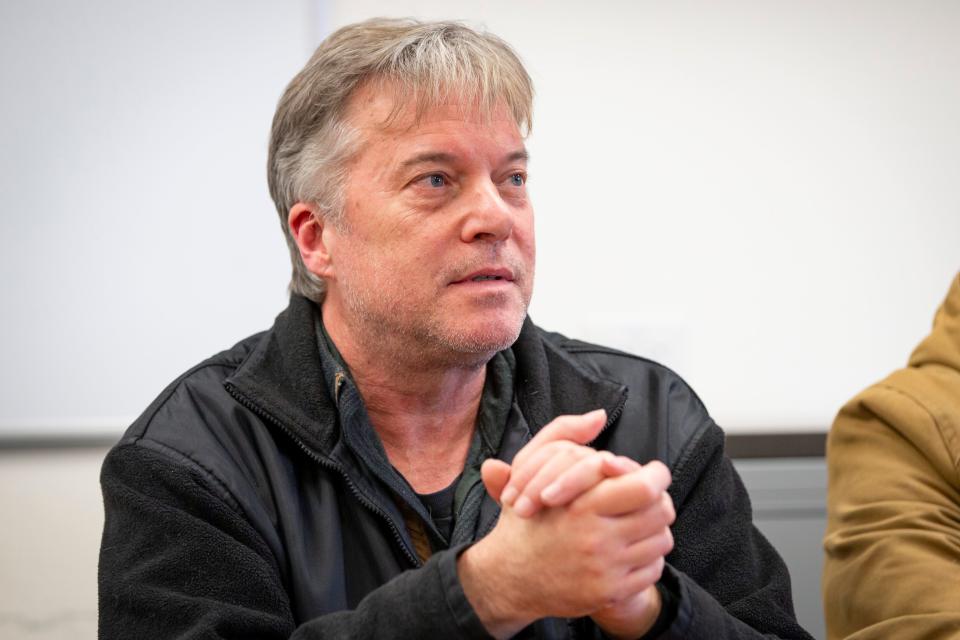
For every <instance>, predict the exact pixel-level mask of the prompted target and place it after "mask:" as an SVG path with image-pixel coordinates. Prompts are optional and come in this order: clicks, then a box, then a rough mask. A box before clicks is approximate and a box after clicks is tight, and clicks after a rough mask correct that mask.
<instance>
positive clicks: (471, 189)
mask: <svg viewBox="0 0 960 640" xmlns="http://www.w3.org/2000/svg"><path fill="white" fill-rule="evenodd" d="M395 100H396V98H395V95H394V94H393V93H392V92H388V91H385V90H382V89H381V90H375V89H372V88H361V89H360V90H358V92H357V94H356V95H355V96H354V97H353V98H352V99H351V102H350V105H349V107H348V110H347V117H346V120H347V122H348V124H350V125H351V126H352V127H354V128H355V129H357V130H358V131H359V132H360V135H361V140H362V142H361V147H360V151H359V152H358V153H357V155H356V156H355V157H354V158H353V159H352V160H351V162H350V163H349V164H348V167H347V180H346V185H345V199H344V216H343V223H342V224H341V225H340V227H339V228H328V229H327V230H325V232H324V237H325V238H327V239H328V242H327V247H328V250H329V252H330V256H331V261H332V267H333V268H332V274H331V275H332V277H328V279H327V282H328V289H327V298H326V300H325V302H324V314H325V317H327V314H328V312H334V313H335V314H336V315H339V316H340V319H341V320H343V321H345V323H346V326H347V327H349V329H348V330H349V331H350V332H352V333H354V338H355V339H357V340H360V341H364V342H367V343H370V341H371V340H372V341H373V342H374V343H376V342H378V341H386V340H394V341H396V340H398V339H399V340H400V341H401V343H402V344H403V345H404V348H406V347H409V349H410V350H416V351H418V352H419V354H420V355H421V356H423V357H426V358H428V359H435V358H437V357H439V358H441V359H447V360H449V361H450V362H451V363H455V362H459V363H479V362H484V361H485V360H486V358H489V356H490V355H492V353H493V352H496V351H498V350H501V349H504V348H506V347H507V346H509V345H510V344H512V343H513V341H514V340H516V338H517V335H518V334H519V332H520V326H521V325H522V323H523V319H524V317H525V315H526V310H527V305H528V304H529V303H530V296H531V294H532V291H533V274H534V261H535V247H534V232H533V209H532V207H531V205H530V201H529V199H528V197H527V190H526V186H525V183H526V176H527V173H526V152H525V149H524V144H523V139H522V138H521V136H520V132H519V130H518V128H517V125H516V123H515V122H514V120H513V119H512V117H511V116H510V113H509V111H508V110H507V109H506V107H502V108H499V109H497V110H496V111H494V114H493V116H492V117H490V118H484V117H483V116H480V115H478V114H477V113H476V112H475V110H473V111H472V110H470V109H468V108H464V105H460V104H450V105H444V106H442V107H439V108H436V109H432V110H428V111H427V112H426V113H424V114H422V116H421V117H420V118H419V119H418V120H415V118H414V113H413V105H412V104H407V105H403V109H402V110H401V111H400V112H399V116H398V117H396V118H395V119H393V120H392V121H391V122H390V124H389V125H385V122H387V120H388V117H389V115H390V114H391V112H392V111H393V109H394V107H395ZM358 331H360V332H363V335H358V334H357V333H356V332H358ZM384 346H386V345H384Z"/></svg>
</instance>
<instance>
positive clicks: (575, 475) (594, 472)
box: [540, 451, 639, 507]
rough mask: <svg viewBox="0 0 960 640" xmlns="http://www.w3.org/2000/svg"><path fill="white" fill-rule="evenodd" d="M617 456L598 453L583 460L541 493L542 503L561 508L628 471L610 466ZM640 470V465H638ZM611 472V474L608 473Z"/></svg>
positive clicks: (608, 453)
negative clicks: (598, 484)
mask: <svg viewBox="0 0 960 640" xmlns="http://www.w3.org/2000/svg"><path fill="white" fill-rule="evenodd" d="M614 459H615V456H614V455H613V454H612V453H610V452H609V451H598V452H597V453H596V454H594V455H592V456H588V457H586V458H583V459H582V460H580V461H579V462H577V463H576V464H575V465H573V466H572V467H570V468H569V469H567V470H566V471H564V472H563V473H561V474H560V475H559V476H558V477H557V478H556V479H555V480H554V481H553V482H551V483H550V484H549V485H548V486H547V487H545V488H544V489H543V491H541V492H540V501H541V502H542V503H543V504H544V505H546V506H548V507H561V506H563V505H565V504H569V503H570V502H572V501H573V500H574V499H575V498H577V497H578V496H580V495H581V494H583V493H585V492H586V491H588V490H589V489H591V488H593V486H594V485H596V484H597V483H598V482H600V481H601V480H603V479H604V478H607V477H610V476H614V475H621V474H622V473H626V472H627V471H625V470H621V468H620V467H618V466H615V465H612V464H610V461H611V460H614ZM637 466H638V468H639V465H637ZM607 471H610V472H611V473H609V474H608V473H607Z"/></svg>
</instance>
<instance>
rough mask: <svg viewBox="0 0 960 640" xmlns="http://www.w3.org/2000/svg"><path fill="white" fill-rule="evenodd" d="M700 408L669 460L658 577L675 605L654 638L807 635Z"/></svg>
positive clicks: (719, 437)
mask: <svg viewBox="0 0 960 640" xmlns="http://www.w3.org/2000/svg"><path fill="white" fill-rule="evenodd" d="M698 413H699V412H698ZM701 415H702V419H703V420H705V423H704V424H703V426H702V427H701V428H699V429H698V430H697V431H695V432H694V434H693V436H692V438H691V439H690V441H689V442H688V443H687V445H686V447H685V448H684V450H683V451H682V453H681V454H680V457H679V460H678V462H677V464H676V465H675V467H674V482H673V485H672V487H671V490H670V492H671V495H672V497H673V499H674V504H675V505H676V509H677V519H676V522H675V523H674V526H673V533H674V539H675V545H674V550H673V551H672V552H671V553H670V554H669V555H668V556H667V567H666V568H665V570H664V577H663V580H664V582H665V583H666V585H667V586H668V588H670V589H671V590H673V592H674V593H676V594H678V595H679V606H678V611H677V616H676V618H675V620H674V622H673V624H672V625H671V627H670V628H669V630H668V631H667V632H666V633H665V634H664V635H662V636H661V638H662V639H664V640H666V639H670V640H672V639H674V638H676V639H679V638H710V639H711V640H713V639H723V638H810V635H809V634H808V633H807V632H806V631H804V630H803V629H802V628H801V627H800V626H799V624H797V621H796V617H795V615H794V612H793V600H792V596H791V592H790V576H789V574H788V572H787V568H786V565H784V563H783V560H782V559H781V558H780V556H779V555H778V554H777V552H776V550H774V548H773V547H772V546H771V545H770V543H769V542H768V541H767V540H766V539H765V538H764V537H763V535H762V534H761V533H760V532H759V531H758V530H757V529H756V527H754V526H753V517H752V511H751V508H750V500H749V497H748V496H747V492H746V489H745V488H744V486H743V483H742V482H741V480H740V477H739V476H738V475H737V472H736V470H735V469H734V468H733V465H732V464H731V463H730V460H729V459H728V458H727V457H726V456H725V455H724V453H723V432H722V431H721V430H720V428H719V427H717V426H716V425H715V424H713V422H712V420H710V419H709V418H708V417H706V415H705V412H704V413H703V414H701Z"/></svg>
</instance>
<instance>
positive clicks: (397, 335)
mask: <svg viewBox="0 0 960 640" xmlns="http://www.w3.org/2000/svg"><path fill="white" fill-rule="evenodd" d="M374 274H375V277H374V279H373V281H374V284H373V285H372V286H354V285H353V282H352V279H351V278H350V277H349V276H347V277H346V278H344V276H343V274H341V278H340V280H341V286H342V290H343V299H344V302H345V305H346V307H347V309H348V310H349V312H350V315H351V316H352V318H353V319H354V320H355V321H356V322H357V325H359V326H356V327H354V329H355V330H354V334H355V337H356V338H357V339H358V340H359V341H360V343H361V344H363V345H364V347H365V348H367V349H372V350H374V351H373V352H375V353H378V354H379V356H380V357H387V358H389V359H390V360H391V361H392V362H393V364H394V365H399V367H400V368H401V369H402V367H406V366H418V367H421V368H450V367H457V368H477V367H481V366H483V365H485V364H486V363H487V362H489V360H490V359H491V358H492V357H493V356H494V354H496V353H497V352H498V351H502V350H504V349H507V348H508V347H510V346H511V345H512V344H513V343H514V342H516V340H517V338H518V337H519V336H520V330H521V329H522V327H523V320H524V318H525V317H526V310H527V305H528V304H529V302H530V301H529V299H526V300H523V301H522V302H523V303H522V309H521V310H520V311H518V313H517V317H516V318H515V319H512V320H511V321H510V322H511V324H510V326H505V324H506V323H498V324H497V325H496V326H490V327H484V328H481V329H480V331H475V330H474V331H467V330H464V329H463V328H462V327H461V326H459V325H458V324H457V323H456V322H453V323H451V322H449V320H448V321H446V322H445V311H444V310H443V309H442V308H440V306H439V305H438V304H431V303H429V302H428V303H426V304H422V305H418V306H417V307H414V308H411V307H408V306H406V305H404V304H403V291H404V288H403V286H402V284H401V283H400V282H399V281H398V278H397V276H396V274H395V273H393V272H391V271H389V270H387V269H384V268H382V267H380V265H376V266H375V268H374ZM520 275H521V276H523V275H524V274H520ZM524 277H525V276H524ZM441 281H442V279H441ZM358 330H359V331H358Z"/></svg>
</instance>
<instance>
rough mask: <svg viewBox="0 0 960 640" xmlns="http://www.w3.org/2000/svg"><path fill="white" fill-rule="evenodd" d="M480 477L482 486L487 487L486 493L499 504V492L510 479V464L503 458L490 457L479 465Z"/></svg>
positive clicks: (501, 491)
mask: <svg viewBox="0 0 960 640" xmlns="http://www.w3.org/2000/svg"><path fill="white" fill-rule="evenodd" d="M480 478H481V479H483V486H484V487H486V488H487V493H489V494H490V497H491V498H493V499H494V500H496V501H497V503H498V504H499V503H500V494H501V493H503V488H504V487H505V486H507V481H508V480H510V465H508V464H507V463H506V462H504V461H503V460H497V459H495V458H490V459H488V460H486V461H484V463H483V465H482V466H481V467H480Z"/></svg>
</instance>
